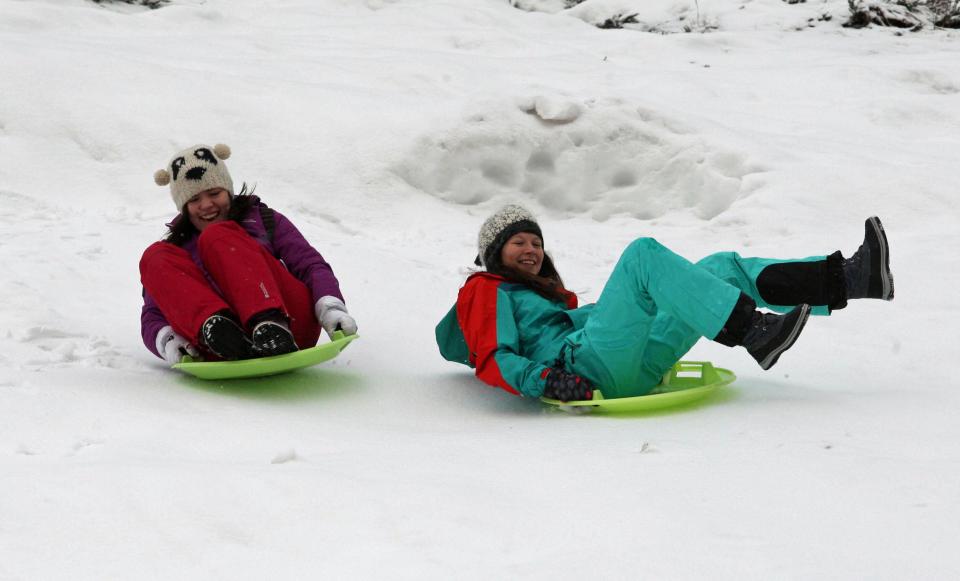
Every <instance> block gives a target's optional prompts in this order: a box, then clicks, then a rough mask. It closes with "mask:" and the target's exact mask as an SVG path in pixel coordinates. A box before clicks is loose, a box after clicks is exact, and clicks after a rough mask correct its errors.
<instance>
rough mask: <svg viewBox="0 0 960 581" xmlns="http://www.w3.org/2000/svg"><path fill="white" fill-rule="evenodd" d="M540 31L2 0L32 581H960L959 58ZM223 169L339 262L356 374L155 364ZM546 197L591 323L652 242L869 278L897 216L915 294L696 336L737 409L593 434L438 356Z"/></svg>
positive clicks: (21, 529)
mask: <svg viewBox="0 0 960 581" xmlns="http://www.w3.org/2000/svg"><path fill="white" fill-rule="evenodd" d="M524 4H525V6H527V8H537V7H539V8H541V9H542V10H541V11H524V10H519V9H517V8H514V7H512V6H510V4H509V3H508V2H506V1H505V0H461V1H454V0H445V1H444V0H309V1H308V0H303V1H293V0H285V1H284V0H272V1H264V0H179V1H177V2H176V3H175V4H173V5H170V6H167V7H164V8H162V9H160V10H155V11H144V10H138V9H130V8H127V9H123V10H120V9H110V8H104V7H100V6H97V5H95V4H92V3H89V2H85V1H83V0H36V1H32V0H3V1H0V79H2V82H0V217H2V223H0V228H2V230H0V234H2V235H0V265H2V268H3V271H4V272H3V277H2V281H0V320H2V328H0V366H2V367H0V579H3V580H4V581H7V580H37V579H71V580H74V579H84V580H87V579H89V580H100V579H164V580H165V579H264V578H273V579H366V578H389V579H423V578H457V579H491V578H533V579H558V578H559V579H566V578H577V577H593V578H608V579H625V578H646V579H693V578H711V579H811V578H820V579H951V578H958V576H960V555H958V553H957V550H956V542H957V541H956V539H957V538H960V419H958V416H960V414H958V410H960V406H958V404H960V382H958V380H957V377H956V374H955V373H954V370H953V365H954V364H955V361H956V358H957V355H958V347H957V345H958V341H957V338H956V337H957V329H958V328H960V311H958V307H957V303H958V298H957V297H958V288H960V228H958V222H960V212H958V210H957V206H956V197H957V196H956V189H957V187H956V178H955V174H956V170H957V167H958V161H960V43H958V40H960V35H958V33H956V32H950V31H923V32H919V33H905V34H904V35H902V36H898V35H895V34H894V31H893V30H891V29H877V28H875V29H865V30H850V29H844V28H842V27H841V22H842V21H843V20H845V18H846V2H845V1H842V0H839V1H837V0H830V1H829V2H826V3H821V2H818V1H811V2H807V3H802V4H796V5H788V4H786V3H784V2H781V1H780V0H752V1H751V0H744V1H740V0H712V1H711V0H702V1H700V2H699V6H697V5H696V3H694V2H692V0H691V2H673V1H670V2H664V1H658V2H651V3H649V4H647V3H643V5H642V18H645V19H647V20H646V21H647V22H648V23H651V24H656V25H657V26H656V27H653V26H651V27H649V28H648V29H651V30H652V29H657V30H662V31H666V32H670V31H675V30H682V28H683V26H684V24H683V23H684V22H687V23H689V22H690V21H691V20H693V21H694V22H695V23H700V25H701V27H702V28H709V29H710V31H709V32H707V33H703V34H701V33H692V34H683V33H681V34H668V35H661V34H655V33H649V32H643V31H641V30H636V29H634V30H601V29H599V28H596V27H593V26H590V25H589V24H587V22H596V21H597V18H598V17H599V16H603V15H604V14H607V13H609V12H610V11H612V10H615V9H619V8H627V9H629V8H631V7H632V6H633V5H637V6H638V9H637V10H635V12H638V13H639V12H641V9H640V7H639V5H640V4H641V3H639V2H637V3H633V2H629V1H624V0H621V1H619V2H616V1H613V0H588V1H587V2H585V3H583V4H582V5H580V6H578V7H577V8H575V9H573V10H569V11H557V10H558V6H559V5H558V4H557V2H552V1H551V0H529V1H527V2H525V3H524ZM614 5H617V6H614ZM697 10H698V11H699V12H697ZM605 11H606V12H605ZM825 14H828V15H831V16H832V18H829V19H828V18H825V17H824V15H825ZM681 17H682V18H681ZM197 142H206V143H211V144H212V143H226V144H228V145H230V146H231V147H232V149H233V157H231V159H230V161H229V162H228V165H229V166H230V170H231V173H232V174H233V177H234V180H235V182H237V183H238V184H239V183H240V182H243V181H246V182H248V183H251V184H253V183H256V184H257V193H258V194H260V195H261V196H262V197H263V198H264V199H265V200H266V201H267V202H268V203H269V204H270V205H271V206H272V207H275V208H277V209H279V210H280V211H281V212H284V213H285V214H286V215H287V216H289V217H290V218H292V219H293V220H294V222H295V223H296V224H297V225H298V226H299V227H300V229H301V230H302V231H303V232H304V234H305V235H306V236H307V238H308V239H309V240H311V241H312V242H313V243H314V244H315V246H316V247H317V248H318V249H319V250H320V251H321V252H322V253H323V254H324V256H325V257H326V258H327V259H328V260H329V261H330V262H331V263H332V264H333V266H334V268H335V269H336V272H337V274H338V276H339V278H340V280H341V284H342V288H343V291H344V294H345V295H346V297H347V302H348V305H349V307H350V309H351V311H352V313H353V314H355V315H356V317H357V319H358V321H359V324H360V334H361V339H360V340H359V341H357V342H355V343H354V344H353V345H351V347H350V348H349V349H348V350H347V351H345V352H344V354H343V355H342V356H341V357H340V358H338V359H336V360H335V361H333V362H331V363H330V364H327V365H325V366H322V367H318V368H314V369H311V370H307V371H303V372H299V373H295V374H290V375H286V376H282V377H277V378H274V379H270V380H268V381H246V382H231V383H225V384H220V383H216V382H213V383H205V382H202V381H199V380H191V379H188V378H186V377H183V376H181V375H178V374H176V373H174V372H171V371H168V370H166V369H164V367H163V365H162V364H161V362H160V361H159V360H158V359H156V358H154V357H153V356H152V355H151V354H150V353H148V352H147V350H146V349H145V348H144V347H143V345H142V344H141V342H140V338H139V309H140V304H141V301H140V285H139V280H138V279H139V277H138V271H137V262H138V260H139V257H140V253H141V252H142V251H143V249H144V248H145V247H146V246H147V245H148V244H150V243H151V242H152V241H154V240H156V239H158V238H159V237H160V236H161V235H162V234H163V231H164V228H163V224H164V222H165V221H167V220H168V219H169V218H170V217H172V215H173V214H174V211H173V210H174V209H173V205H172V204H171V202H170V197H169V193H168V190H167V189H166V188H163V189H161V188H159V187H157V186H155V185H154V184H153V181H152V173H153V172H154V170H156V169H159V168H160V167H162V165H163V164H164V163H165V162H166V161H167V160H168V159H169V157H170V155H171V154H172V153H173V152H175V151H177V150H178V149H181V148H183V147H186V146H189V145H192V144H194V143H197ZM515 201H518V202H521V203H523V204H525V205H527V206H529V207H530V208H531V209H533V210H534V211H535V212H536V213H537V214H538V215H539V216H540V219H541V224H542V226H543V230H544V233H545V238H546V245H547V249H548V251H550V252H551V253H552V255H553V256H554V259H555V261H556V262H557V264H558V266H559V268H560V270H561V272H562V273H563V276H564V278H565V280H566V281H567V283H568V284H569V286H571V287H572V288H573V289H574V290H577V291H578V292H581V293H582V297H583V298H584V299H586V300H587V301H590V300H594V299H596V297H597V296H598V294H599V292H600V290H601V288H602V286H603V282H604V281H605V278H606V276H607V275H608V273H609V271H610V269H611V268H612V266H613V264H614V262H615V261H616V259H617V257H618V255H619V252H620V251H621V249H622V248H623V247H624V246H625V245H626V243H627V242H629V241H630V240H632V239H633V238H635V237H638V236H653V237H656V238H657V239H659V240H661V241H662V242H664V243H666V244H667V245H668V246H671V247H672V248H674V249H676V250H677V251H679V252H680V253H682V254H684V255H686V256H688V257H690V258H699V257H701V256H704V255H706V254H708V253H710V252H713V251H717V250H727V249H729V250H738V251H740V252H742V253H744V254H749V255H761V256H762V255H774V256H784V257H793V256H807V255H811V254H823V253H829V252H832V251H834V250H836V249H838V248H839V249H841V250H843V251H844V252H845V253H846V254H849V253H852V252H853V251H854V250H855V249H856V247H857V245H858V244H859V243H860V240H861V237H862V223H863V219H864V218H866V217H867V216H869V215H871V214H878V215H879V216H881V217H882V218H883V220H884V224H885V226H886V229H887V232H888V235H889V238H890V240H891V244H892V264H893V268H894V273H895V276H896V292H897V298H896V301H895V302H893V303H883V302H879V301H857V302H854V303H852V304H851V305H850V307H849V308H848V309H846V310H844V311H840V312H838V313H837V314H836V315H835V316H834V317H831V318H820V319H816V320H813V321H811V323H810V324H809V325H808V326H807V329H806V330H805V331H804V334H803V335H802V336H801V338H800V340H799V341H798V343H797V344H796V346H794V347H793V349H791V350H790V351H789V352H788V353H787V354H785V355H784V356H783V358H782V359H781V361H780V363H779V364H778V365H777V366H776V367H775V368H774V369H773V370H772V371H770V372H762V371H761V370H760V369H759V367H757V366H756V364H755V363H754V362H753V361H752V360H751V359H750V358H749V356H748V355H747V354H746V352H745V351H743V350H741V349H736V350H731V349H726V348H723V347H720V346H718V345H716V344H713V343H709V342H705V341H704V342H701V343H700V344H699V345H698V346H697V347H695V348H694V350H693V351H692V352H691V354H690V356H689V357H690V358H691V359H710V360H713V361H714V362H716V363H718V364H720V365H722V366H724V367H728V368H731V369H734V370H735V371H736V372H737V374H738V375H739V380H738V381H737V382H736V383H735V384H734V385H733V386H732V387H731V388H730V389H729V390H727V392H726V394H725V395H723V396H720V397H717V398H716V399H714V400H712V401H710V402H708V403H707V404H706V405H703V406H700V407H698V408H695V409H692V410H689V409H688V410H684V411H681V412H674V413H662V414H658V415H654V416H645V417H631V418H611V417H603V416H598V415H587V416H571V415H567V414H564V413H562V412H558V411H554V410H548V409H545V408H544V407H543V406H542V405H541V404H540V403H539V402H536V401H529V400H523V399H520V398H516V397H512V396H509V395H508V394H506V393H504V392H501V391H499V390H493V389H489V388H487V387H485V386H483V385H482V384H480V383H479V382H478V381H476V380H475V379H474V378H473V377H472V375H471V373H470V371H469V370H468V369H466V368H463V367H459V366H457V365H454V364H451V363H447V362H445V361H443V360H442V359H441V358H440V356H439V355H438V353H437V349H436V346H435V343H434V340H433V326H434V324H435V323H436V321H437V320H439V318H440V317H441V316H442V315H443V314H444V313H445V312H446V310H447V309H448V308H449V306H450V305H451V304H452V302H453V300H454V298H455V296H456V292H457V289H458V287H459V285H460V284H461V282H462V280H463V278H464V275H465V273H466V272H467V270H466V269H467V268H468V267H470V266H471V261H472V259H473V257H474V255H475V253H476V248H475V244H476V232H477V229H478V227H479V225H480V223H481V221H482V219H483V218H484V217H485V216H486V215H487V214H489V213H490V212H491V211H493V210H494V209H496V208H497V207H499V206H500V205H501V204H503V203H505V202H515Z"/></svg>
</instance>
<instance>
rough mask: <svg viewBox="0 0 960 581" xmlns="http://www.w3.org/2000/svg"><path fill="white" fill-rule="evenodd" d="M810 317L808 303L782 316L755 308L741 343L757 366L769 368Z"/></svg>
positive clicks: (788, 346)
mask: <svg viewBox="0 0 960 581" xmlns="http://www.w3.org/2000/svg"><path fill="white" fill-rule="evenodd" d="M809 317H810V305H799V306H798V307H797V308H795V309H793V310H792V311H790V312H789V313H787V314H785V315H778V314H775V313H761V312H760V311H754V313H753V321H752V323H751V325H750V328H749V329H748V330H747V334H746V336H745V337H744V338H743V346H744V347H746V348H747V352H749V353H750V355H752V356H753V358H754V359H756V360H757V363H759V364H760V367H762V368H763V369H770V368H771V367H773V365H774V364H775V363H776V362H777V359H779V358H780V355H781V354H782V353H783V352H784V351H786V350H787V349H789V348H790V347H791V346H792V345H793V344H794V342H796V340H797V337H799V336H800V331H802V330H803V326H804V325H806V324H807V319H808V318H809Z"/></svg>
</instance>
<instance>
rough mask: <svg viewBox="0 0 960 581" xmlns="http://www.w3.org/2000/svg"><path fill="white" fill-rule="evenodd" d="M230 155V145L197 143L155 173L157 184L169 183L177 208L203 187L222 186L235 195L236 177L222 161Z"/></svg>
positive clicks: (205, 188)
mask: <svg viewBox="0 0 960 581" xmlns="http://www.w3.org/2000/svg"><path fill="white" fill-rule="evenodd" d="M229 157H230V148H229V147H227V146H226V145H223V144H222V143H220V144H217V145H214V146H213V147H210V146H208V145H203V144H198V145H194V146H193V147H188V148H187V149H184V150H183V151H181V152H179V153H177V154H176V155H174V156H173V158H172V159H171V160H170V163H168V164H167V167H166V168H165V169H160V170H157V172H156V173H154V174H153V181H155V182H156V183H157V185H158V186H165V185H167V184H170V196H171V197H172V198H173V203H174V204H176V205H177V211H180V210H183V205H184V204H186V203H187V201H188V200H189V199H190V198H192V197H193V196H195V195H197V194H199V193H200V192H202V191H204V190H209V189H212V188H223V189H225V190H227V191H228V192H230V195H231V196H232V195H233V179H231V178H230V172H229V171H227V164H225V163H223V160H225V159H228V158H229Z"/></svg>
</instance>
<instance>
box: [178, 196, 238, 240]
mask: <svg viewBox="0 0 960 581" xmlns="http://www.w3.org/2000/svg"><path fill="white" fill-rule="evenodd" d="M229 211H230V192H228V191H227V190H225V189H223V188H211V189H209V190H203V191H202V192H200V193H199V194H197V195H195V196H193V197H192V198H190V199H189V200H188V201H187V217H188V218H190V223H191V224H193V225H194V227H195V228H196V229H197V230H198V231H200V232H203V229H204V228H206V227H207V226H209V225H210V224H216V223H217V222H223V221H224V220H226V219H227V212H229Z"/></svg>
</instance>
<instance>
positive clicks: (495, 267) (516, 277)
mask: <svg viewBox="0 0 960 581" xmlns="http://www.w3.org/2000/svg"><path fill="white" fill-rule="evenodd" d="M487 272H489V273H491V274H496V275H498V276H502V277H503V278H505V279H506V280H507V281H508V282H513V283H518V284H522V285H525V286H528V287H530V290H532V291H533V292H535V293H537V294H538V295H540V296H542V297H543V298H545V299H548V300H551V301H556V302H559V303H563V304H566V303H567V300H568V299H569V297H570V295H571V293H570V291H568V290H567V289H566V288H565V287H564V286H563V279H562V278H560V273H559V272H557V268H556V267H555V266H554V265H553V260H552V259H551V258H550V256H548V255H547V254H546V253H544V254H543V263H542V264H541V265H540V273H539V274H530V273H529V272H523V271H520V270H517V269H515V268H510V267H508V266H505V265H504V264H503V260H502V259H501V257H500V252H499V251H497V252H493V253H491V255H490V257H489V260H488V261H487Z"/></svg>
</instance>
